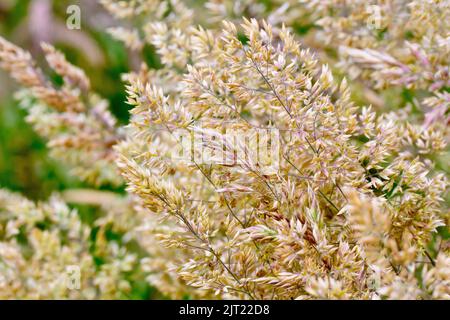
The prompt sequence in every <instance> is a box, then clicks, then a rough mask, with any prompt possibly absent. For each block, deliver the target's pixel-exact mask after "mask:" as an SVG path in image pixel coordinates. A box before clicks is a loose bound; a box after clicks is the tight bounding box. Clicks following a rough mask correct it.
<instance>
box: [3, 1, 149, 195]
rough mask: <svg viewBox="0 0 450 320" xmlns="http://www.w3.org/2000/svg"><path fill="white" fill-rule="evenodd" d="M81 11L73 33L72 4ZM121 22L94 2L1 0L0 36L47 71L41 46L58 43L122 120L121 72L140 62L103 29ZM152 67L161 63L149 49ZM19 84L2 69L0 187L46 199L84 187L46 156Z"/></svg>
mask: <svg viewBox="0 0 450 320" xmlns="http://www.w3.org/2000/svg"><path fill="white" fill-rule="evenodd" d="M73 4H76V5H79V7H80V8H81V19H82V23H81V29H80V30H69V29H67V28H66V24H65V21H66V19H67V17H68V14H67V13H66V10H67V8H68V6H69V5H73ZM113 24H116V25H117V21H114V20H113V18H112V17H111V16H110V15H109V14H108V13H107V12H106V11H105V10H104V9H103V8H102V7H101V6H100V5H99V4H98V3H97V1H92V0H79V1H74V0H71V1H66V0H57V1H55V0H53V1H52V0H1V1H0V35H1V36H2V37H4V38H6V39H7V40H9V41H11V42H13V43H15V44H16V45H19V46H20V47H22V48H25V49H27V50H28V51H30V52H31V53H32V54H33V56H34V58H35V59H36V60H37V61H38V64H39V66H40V67H42V68H43V69H44V70H45V68H46V64H45V63H44V61H43V56H42V52H41V51H40V47H39V43H41V42H42V41H45V42H50V43H52V44H54V45H55V46H56V47H57V48H58V49H60V50H61V51H63V52H64V54H65V55H66V57H67V59H68V60H69V61H70V62H72V63H74V64H75V65H77V66H80V67H81V68H82V69H84V70H85V71H86V73H87V74H88V75H89V77H90V79H91V82H92V87H93V89H94V91H96V92H98V93H99V94H100V95H102V96H103V97H104V98H106V99H108V100H109V102H110V105H111V109H112V111H113V113H114V114H115V115H116V116H117V118H118V119H119V121H120V122H122V123H126V121H127V120H128V109H129V108H128V105H127V104H125V95H124V94H125V90H124V87H123V83H122V81H121V74H123V73H125V72H127V71H129V70H130V69H131V68H133V67H135V66H136V64H137V63H138V62H137V61H138V59H137V58H135V59H133V54H129V52H127V50H126V49H125V47H124V46H123V45H122V43H120V42H118V41H116V40H113V39H112V38H111V37H110V36H109V35H108V34H107V32H106V31H105V29H106V28H107V27H109V26H111V25H113ZM146 52H147V59H146V60H149V61H148V62H149V63H150V65H155V64H157V59H156V56H155V55H154V53H153V52H152V50H151V49H148V50H146ZM16 89H18V86H17V84H15V83H14V81H13V80H12V79H11V78H9V76H8V75H7V74H6V73H5V72H4V71H2V70H0V187H2V188H8V189H10V190H13V191H19V192H21V193H23V194H24V195H26V196H28V197H29V198H31V199H45V198H47V197H48V196H49V195H50V194H51V193H52V192H54V191H57V190H62V189H66V188H72V187H82V186H83V185H82V183H81V182H80V181H78V180H77V179H76V178H74V177H71V176H69V175H67V171H68V170H67V168H64V164H61V163H58V162H56V161H54V160H53V159H51V158H50V157H49V156H48V152H47V149H46V145H45V141H43V140H42V139H41V138H39V137H38V136H37V135H36V134H35V133H34V132H33V130H32V128H31V127H30V126H29V125H28V124H27V123H26V122H25V116H26V113H25V111H23V110H21V109H20V108H19V106H18V103H17V101H15V99H14V92H15V91H16Z"/></svg>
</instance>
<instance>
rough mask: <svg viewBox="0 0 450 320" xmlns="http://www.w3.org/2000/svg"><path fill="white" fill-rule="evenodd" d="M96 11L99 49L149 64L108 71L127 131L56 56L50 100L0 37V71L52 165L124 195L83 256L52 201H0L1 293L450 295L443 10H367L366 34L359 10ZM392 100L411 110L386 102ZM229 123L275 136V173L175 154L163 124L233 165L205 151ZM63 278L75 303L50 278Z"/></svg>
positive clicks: (241, 4) (28, 61)
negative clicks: (197, 138)
mask: <svg viewBox="0 0 450 320" xmlns="http://www.w3.org/2000/svg"><path fill="white" fill-rule="evenodd" d="M100 2H102V4H103V5H104V6H105V8H107V9H108V10H109V11H110V12H111V13H112V14H113V15H114V16H115V17H116V18H118V19H121V20H123V21H124V24H123V25H121V26H119V27H117V28H114V29H111V30H110V33H111V35H112V36H114V37H115V38H117V39H118V40H121V41H123V42H124V44H125V45H126V46H127V47H129V49H130V50H133V51H135V52H137V53H138V54H139V53H140V51H142V50H143V49H144V47H145V46H152V47H153V48H154V49H155V51H156V52H157V53H158V55H159V57H160V60H161V63H162V68H160V69H157V70H155V69H151V68H149V67H148V66H147V65H146V64H145V63H142V66H141V68H140V69H139V70H135V71H133V72H130V73H129V74H127V75H124V80H125V82H126V92H127V99H128V100H127V102H128V103H129V104H130V105H131V106H132V110H131V120H130V123H129V124H128V125H127V126H125V127H120V126H118V125H117V123H116V121H115V119H114V118H113V116H112V115H111V114H110V113H109V111H108V108H107V105H106V104H105V102H104V101H103V100H102V99H101V98H99V97H98V96H97V95H96V94H94V93H93V92H92V89H91V88H90V84H89V80H88V78H87V77H86V75H85V74H84V72H83V71H81V70H80V69H78V68H76V67H75V66H73V65H71V64H70V63H69V62H68V61H66V59H65V58H64V57H63V55H62V54H61V53H59V52H58V51H56V50H55V49H54V48H53V47H52V46H50V45H48V44H44V45H43V50H44V52H45V55H46V58H47V62H48V64H49V66H50V67H51V69H53V70H54V71H55V72H56V73H57V74H59V75H60V76H61V77H62V78H63V80H64V83H63V85H62V86H61V87H58V88H57V87H55V86H54V85H52V84H51V83H50V82H49V81H48V80H47V79H46V77H45V76H44V74H43V72H42V71H41V70H40V69H39V68H38V67H37V66H36V64H35V63H34V61H33V60H32V58H31V56H30V55H29V54H28V53H27V52H26V51H24V50H22V49H20V48H18V47H16V46H15V45H13V44H11V43H10V42H8V41H6V40H3V39H1V38H0V39H1V40H0V61H2V66H3V67H4V69H6V71H8V72H9V73H10V74H11V75H12V77H13V78H15V79H16V80H17V81H18V82H19V83H21V84H22V85H23V86H24V87H26V90H25V91H23V92H21V93H20V95H19V97H20V99H21V103H22V105H23V106H24V107H25V108H26V109H27V110H28V111H29V116H28V121H29V122H30V123H31V124H32V125H33V127H34V128H35V129H36V131H37V132H38V133H39V134H40V135H42V136H43V137H45V138H46V139H48V141H49V148H50V150H52V155H53V156H55V157H56V158H57V159H60V160H61V161H63V162H65V163H66V164H68V165H69V166H70V167H71V168H73V170H74V173H75V174H77V175H78V176H80V177H82V178H84V179H85V180H86V181H87V182H88V183H91V184H92V185H93V186H94V187H96V186H99V185H101V184H105V183H108V184H115V185H121V184H126V186H127V189H126V190H127V192H128V196H127V197H126V198H123V196H121V195H118V194H112V195H110V196H111V199H114V200H111V201H102V203H101V210H102V211H103V213H104V214H103V215H102V216H101V217H99V218H98V219H97V220H96V221H95V222H94V226H95V228H93V229H97V228H98V229H99V230H100V231H97V236H96V237H94V239H95V241H94V245H93V244H92V242H93V238H92V232H93V230H91V227H89V225H88V224H85V223H84V222H83V221H81V219H80V217H79V216H78V215H77V213H76V211H74V210H71V209H69V207H68V206H67V205H66V204H64V203H63V202H62V201H61V200H60V199H59V198H52V199H50V200H49V203H47V204H33V203H31V202H29V201H27V200H25V199H23V198H21V197H19V196H17V195H13V194H10V193H8V192H6V191H3V192H2V193H0V227H1V228H0V276H2V278H0V288H2V290H0V294H3V295H4V297H3V296H0V297H1V298H62V297H65V298H123V297H127V295H126V293H127V292H128V291H129V290H130V288H131V287H132V281H131V280H130V279H131V278H130V277H131V276H130V274H131V275H136V276H137V275H138V276H141V275H145V278H146V280H147V281H148V282H149V284H151V285H152V286H154V287H156V288H157V289H158V290H159V291H160V292H161V293H163V294H164V295H166V296H168V297H170V298H178V299H180V298H220V299H229V298H238V299H450V256H449V253H450V251H449V249H450V247H449V245H448V238H445V236H444V235H443V234H445V231H446V230H448V225H449V208H448V203H447V204H446V203H445V200H444V199H445V197H446V192H447V189H448V175H446V174H445V173H443V172H441V171H442V170H441V169H442V167H444V169H445V167H446V165H445V161H448V149H447V142H448V133H449V131H448V126H447V124H448V119H447V118H446V117H448V109H449V108H448V107H449V103H450V102H449V101H450V100H449V90H448V88H449V87H450V83H449V70H448V65H449V60H448V59H449V54H448V53H449V52H448V50H449V48H450V46H448V39H449V32H450V28H449V26H448V19H445V16H447V17H448V16H449V10H450V9H449V6H448V1H394V0H393V1H374V3H375V5H378V6H379V8H380V10H381V11H380V12H381V13H382V15H381V20H380V21H375V22H374V23H368V21H367V19H368V17H371V18H373V17H372V16H370V14H374V12H373V10H375V9H373V8H372V9H373V10H372V9H370V10H369V5H370V4H369V3H368V2H367V1H358V0H354V1H331V0H330V1H287V2H278V1H267V2H266V1H265V2H264V3H265V5H262V4H261V3H260V2H259V1H251V0H249V1H226V0H224V1H219V0H213V1H208V2H207V3H206V4H205V8H200V10H198V11H202V10H204V11H205V12H206V13H204V16H202V17H201V18H200V17H198V16H199V15H197V14H196V8H195V7H193V8H192V9H191V8H189V2H185V3H184V2H182V1H179V0H166V1H159V0H134V1H112V0H102V1H100ZM406 2H408V4H407V3H406ZM417 6H420V10H419V9H418V7H417ZM394 15H395V17H396V19H394V18H393V17H394ZM243 16H244V18H243ZM137 17H139V18H141V19H142V21H146V22H145V23H144V24H143V25H142V26H140V27H139V28H130V27H129V26H127V24H126V22H127V20H129V19H134V18H137ZM245 17H248V19H247V18H245ZM300 18H305V19H304V20H303V21H306V22H308V23H310V24H311V27H310V28H311V30H304V31H302V32H299V29H301V30H303V27H302V28H300V27H299V25H298V21H299V19H300ZM197 20H199V21H197ZM202 20H203V21H202ZM219 20H220V21H222V20H224V21H223V22H221V23H218V22H217V21H219ZM378 22H379V23H380V25H379V26H378V27H379V28H381V29H376V28H374V26H375V27H377V25H376V23H378ZM198 24H201V25H203V26H199V25H198ZM405 26H407V27H405ZM378 27H377V28H378ZM405 29H408V30H409V32H410V33H411V34H405V32H404V31H405ZM301 43H302V44H301ZM304 44H307V45H309V46H310V47H311V48H307V47H306V46H305V45H304ZM360 80H362V82H361V81H360ZM360 82H361V83H360ZM399 88H400V89H401V90H407V91H408V92H409V94H410V95H412V96H413V97H412V98H411V101H410V104H409V105H406V106H398V107H397V106H396V107H389V106H390V104H389V101H388V100H387V99H386V96H385V94H386V92H388V93H389V90H393V91H394V92H397V91H396V90H399ZM419 93H420V94H419ZM360 96H363V98H362V99H360V98H358V97H360ZM361 101H363V103H366V102H367V103H372V102H375V103H373V105H374V106H373V107H371V106H361V104H362V103H361ZM394 103H395V102H392V104H394ZM417 106H420V110H422V111H423V112H416V113H413V112H412V109H413V108H417ZM400 107H403V108H400ZM230 128H232V129H238V130H240V131H241V132H243V133H247V132H252V130H254V129H255V128H260V129H261V128H262V129H270V130H277V132H279V139H280V140H279V142H280V143H279V150H278V151H277V152H278V156H279V157H277V159H278V160H279V161H278V163H277V166H276V169H275V170H271V171H267V170H263V169H262V167H261V165H260V164H259V163H258V161H255V159H253V158H252V157H249V158H246V159H241V160H242V161H236V162H234V165H230V164H229V162H226V163H225V162H220V161H219V162H216V163H203V162H196V161H195V159H194V160H193V161H186V159H184V160H180V159H178V158H177V154H176V152H177V150H179V149H178V148H177V147H178V145H179V144H180V141H179V140H178V139H177V136H176V135H175V133H176V132H178V131H179V130H183V131H185V132H189V133H191V134H195V133H198V132H201V133H203V134H204V140H203V141H202V142H203V146H204V147H206V148H209V149H210V150H216V151H217V150H218V149H222V151H224V155H225V157H226V158H227V159H235V158H236V154H246V152H245V151H246V150H240V148H243V147H242V145H240V144H237V145H234V146H228V145H225V147H224V148H223V145H219V146H218V141H227V138H226V137H225V134H221V133H223V132H225V131H226V130H227V129H230ZM210 132H215V134H214V135H212V134H209V133H210ZM194 152H199V151H198V150H194ZM442 163H444V165H442ZM447 167H448V165H447ZM66 196H67V195H66ZM66 198H67V197H66ZM69 198H70V197H69ZM75 198H76V197H75ZM75 202H76V201H75ZM111 228H112V230H113V231H114V232H115V233H117V234H122V235H123V237H122V239H121V240H122V241H119V242H115V241H114V240H111V239H107V237H106V235H104V234H107V233H108V232H107V231H108V230H110V229H111ZM102 231H103V232H104V234H103V233H102ZM447 233H448V231H447ZM99 234H100V236H99ZM103 235H104V236H103ZM131 244H133V245H131ZM92 246H94V248H96V249H95V250H93V249H92ZM136 247H138V248H137V249H136ZM98 256H101V257H102V263H100V264H98V263H97V262H96V261H98ZM67 265H78V266H80V268H81V274H82V281H81V289H80V290H78V291H70V290H67V288H66V287H64V286H63V285H62V284H61V282H58V281H56V280H55V278H54V276H55V274H58V275H64V272H65V270H66V267H67ZM18 270H20V272H19V271H18ZM50 276H51V279H49V277H50ZM2 279H3V281H1V280H2Z"/></svg>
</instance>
